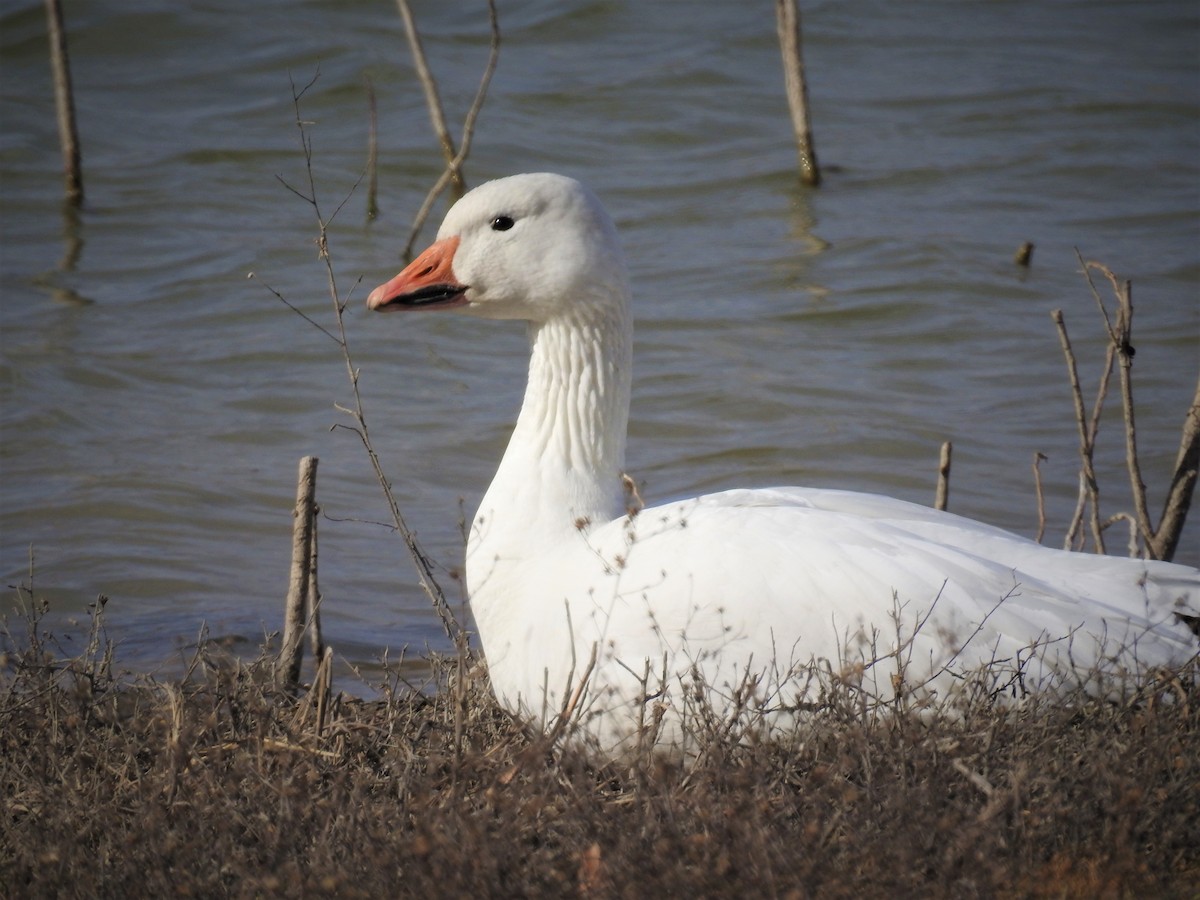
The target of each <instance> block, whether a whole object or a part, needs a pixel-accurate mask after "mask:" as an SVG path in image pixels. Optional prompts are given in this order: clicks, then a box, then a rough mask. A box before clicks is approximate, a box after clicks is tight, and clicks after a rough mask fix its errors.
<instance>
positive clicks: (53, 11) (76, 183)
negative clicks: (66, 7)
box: [46, 0, 83, 206]
mask: <svg viewBox="0 0 1200 900" xmlns="http://www.w3.org/2000/svg"><path fill="white" fill-rule="evenodd" d="M46 20H47V24H48V26H49V31H50V65H51V68H52V69H53V71H54V103H55V106H56V107H57V109H58V140H59V143H60V144H62V155H63V173H64V174H65V176H66V179H67V202H68V203H70V204H71V205H72V206H80V205H82V203H83V173H82V171H81V168H80V162H79V134H78V132H77V131H76V129H75V95H74V92H73V91H72V90H71V65H70V61H69V60H68V58H67V31H66V28H65V27H64V26H63V14H62V5H61V4H60V2H59V0H46Z"/></svg>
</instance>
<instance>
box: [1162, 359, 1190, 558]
mask: <svg viewBox="0 0 1200 900" xmlns="http://www.w3.org/2000/svg"><path fill="white" fill-rule="evenodd" d="M1198 471H1200V380H1198V381H1197V382H1196V393H1195V394H1194V395H1193V396H1192V405H1191V406H1190V407H1189V408H1188V411H1187V415H1185V416H1184V419H1183V434H1182V436H1181V438H1180V440H1179V453H1178V455H1177V456H1176V458H1175V472H1174V474H1173V475H1172V476H1171V486H1170V487H1169V488H1168V489H1167V499H1166V502H1165V503H1164V504H1163V514H1162V518H1161V519H1159V522H1158V530H1157V531H1156V532H1155V534H1154V542H1155V544H1156V549H1157V550H1158V551H1159V559H1174V558H1175V551H1176V549H1178V547H1179V539H1180V537H1181V536H1182V535H1183V524H1184V522H1185V521H1186V520H1187V514H1188V510H1189V509H1190V508H1191V505H1192V495H1193V494H1194V493H1195V490H1196V480H1197V472H1198Z"/></svg>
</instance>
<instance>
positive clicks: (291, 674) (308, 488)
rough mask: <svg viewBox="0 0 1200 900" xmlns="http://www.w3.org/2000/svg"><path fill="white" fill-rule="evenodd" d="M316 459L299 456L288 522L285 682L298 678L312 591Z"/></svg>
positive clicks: (282, 656)
mask: <svg viewBox="0 0 1200 900" xmlns="http://www.w3.org/2000/svg"><path fill="white" fill-rule="evenodd" d="M317 462H318V459H317V457H315V456H306V457H304V458H303V459H302V460H300V471H299V475H298V477H297V481H296V508H295V511H294V513H293V515H294V516H295V522H294V523H293V524H292V572H291V579H290V581H289V584H288V594H287V605H286V607H285V613H284V625H283V646H282V647H281V648H280V651H279V668H280V672H281V674H282V680H283V683H284V685H285V686H287V687H295V686H296V685H297V684H299V682H300V664H301V662H302V661H303V660H304V627H305V621H306V615H305V613H306V607H307V605H308V603H309V596H310V593H311V592H312V590H313V588H312V583H311V578H312V574H313V565H312V555H313V523H314V520H315V516H314V509H315V503H314V498H315V497H316V493H317Z"/></svg>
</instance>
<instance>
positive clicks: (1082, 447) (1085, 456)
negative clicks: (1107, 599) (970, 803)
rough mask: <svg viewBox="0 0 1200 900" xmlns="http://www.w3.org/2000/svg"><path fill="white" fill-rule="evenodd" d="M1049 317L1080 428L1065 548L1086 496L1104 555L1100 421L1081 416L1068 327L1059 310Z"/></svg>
mask: <svg viewBox="0 0 1200 900" xmlns="http://www.w3.org/2000/svg"><path fill="white" fill-rule="evenodd" d="M1050 317H1051V318H1052V319H1053V320H1054V325H1055V327H1056V328H1057V329H1058V339H1059V343H1061V344H1062V349H1063V355H1064V356H1065V357H1066V360H1067V375H1068V377H1069V379H1070V382H1071V397H1072V398H1073V399H1074V401H1075V424H1076V425H1077V426H1078V428H1079V460H1080V464H1081V468H1080V503H1079V505H1078V506H1077V507H1076V510H1075V518H1074V519H1073V520H1072V522H1071V525H1070V527H1069V528H1068V529H1067V537H1066V541H1065V546H1066V548H1067V549H1070V548H1071V547H1072V545H1073V544H1074V542H1075V537H1076V535H1077V533H1078V530H1079V526H1080V524H1081V518H1082V514H1083V508H1084V502H1083V500H1084V496H1086V497H1087V498H1088V499H1089V500H1090V501H1091V507H1092V516H1091V524H1092V540H1093V541H1095V544H1096V552H1097V553H1103V552H1104V536H1103V534H1102V533H1101V529H1100V486H1099V484H1098V483H1097V481H1096V468H1095V464H1094V462H1093V454H1094V452H1095V447H1096V428H1098V422H1099V418H1098V415H1097V416H1096V417H1094V418H1093V419H1092V420H1091V421H1090V424H1089V419H1088V417H1087V414H1086V413H1085V412H1084V408H1083V390H1082V389H1081V388H1080V386H1079V369H1078V366H1077V365H1076V363H1075V353H1074V351H1072V350H1071V339H1070V338H1069V337H1068V336H1067V326H1066V323H1065V322H1064V321H1063V314H1062V310H1061V309H1056V310H1053V311H1051V313H1050ZM1107 381H1108V380H1107V376H1106V377H1105V379H1104V382H1103V386H1104V387H1107ZM1102 398H1103V390H1102V391H1101V394H1100V396H1099V397H1098V398H1097V401H1096V410H1097V413H1098V410H1099V406H1100V403H1101V402H1102ZM1085 492H1086V494H1085Z"/></svg>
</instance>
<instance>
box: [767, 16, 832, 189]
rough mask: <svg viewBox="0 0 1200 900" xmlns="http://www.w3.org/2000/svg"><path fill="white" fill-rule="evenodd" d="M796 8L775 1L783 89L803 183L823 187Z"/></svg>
mask: <svg viewBox="0 0 1200 900" xmlns="http://www.w3.org/2000/svg"><path fill="white" fill-rule="evenodd" d="M797 4H798V0H775V27H776V29H777V30H778V32H779V50H780V52H781V53H782V54H783V86H784V88H785V90H786V91H787V99H788V107H789V108H790V109H791V111H792V129H793V130H794V131H795V132H796V151H797V152H798V153H799V155H800V180H801V181H803V182H804V183H805V184H807V185H810V186H812V187H816V186H817V185H818V184H820V183H821V170H820V168H819V167H818V166H817V151H816V148H815V147H814V146H813V138H812V124H811V122H810V121H809V118H808V83H807V82H806V81H805V79H804V56H803V54H802V53H801V52H800V9H799V7H798V5H797Z"/></svg>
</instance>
